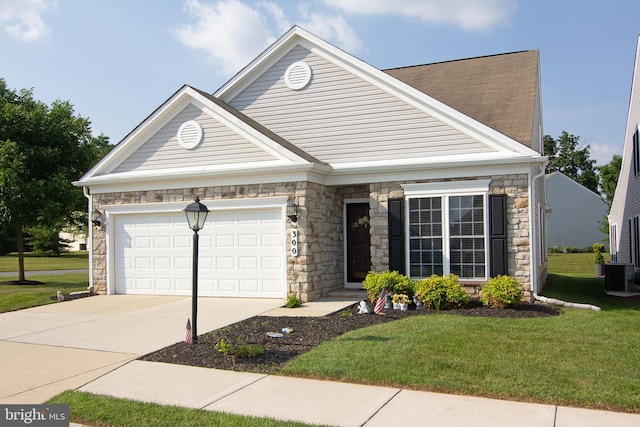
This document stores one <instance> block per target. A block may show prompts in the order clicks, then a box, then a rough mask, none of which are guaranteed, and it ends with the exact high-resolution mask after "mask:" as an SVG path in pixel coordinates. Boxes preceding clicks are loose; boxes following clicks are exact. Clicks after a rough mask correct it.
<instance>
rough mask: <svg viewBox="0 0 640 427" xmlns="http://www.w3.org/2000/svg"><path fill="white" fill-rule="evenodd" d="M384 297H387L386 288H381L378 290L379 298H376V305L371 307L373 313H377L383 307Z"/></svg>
mask: <svg viewBox="0 0 640 427" xmlns="http://www.w3.org/2000/svg"><path fill="white" fill-rule="evenodd" d="M385 299H387V288H382V290H381V291H380V298H378V301H377V302H376V306H375V307H374V308H373V312H374V313H375V314H378V313H380V312H381V311H382V309H383V308H384V303H385Z"/></svg>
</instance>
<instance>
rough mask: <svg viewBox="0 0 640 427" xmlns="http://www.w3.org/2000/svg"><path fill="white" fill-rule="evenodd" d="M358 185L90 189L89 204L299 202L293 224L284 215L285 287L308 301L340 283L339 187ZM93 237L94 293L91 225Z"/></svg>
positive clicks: (98, 254) (99, 268)
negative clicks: (295, 239) (293, 237)
mask: <svg viewBox="0 0 640 427" xmlns="http://www.w3.org/2000/svg"><path fill="white" fill-rule="evenodd" d="M357 191H358V189H357V188H354V187H349V188H347V189H346V191H344V190H341V189H339V188H336V187H326V186H323V185H320V184H315V183H309V182H288V183H276V184H255V185H237V186H220V187H207V188H183V189H169V190H153V191H131V192H118V193H104V194H94V196H93V206H92V208H91V209H92V210H93V209H100V210H102V209H103V208H104V206H106V205H119V204H135V203H159V202H185V206H186V204H188V203H189V202H191V201H193V199H194V197H195V196H196V195H197V196H199V197H200V198H201V199H202V201H203V202H205V203H206V201H207V200H226V199H243V198H253V197H276V196H287V197H290V198H292V199H293V200H294V201H295V202H296V203H297V204H298V206H299V208H298V222H297V224H293V223H291V221H289V220H288V219H286V228H287V229H286V235H285V238H286V239H287V244H286V246H287V247H286V250H287V254H288V256H287V283H288V285H287V293H288V294H289V295H299V296H300V297H301V299H302V300H303V301H313V300H317V299H319V298H321V297H322V296H325V295H326V294H327V293H328V292H329V291H331V290H334V289H340V288H342V287H344V279H343V277H344V267H343V266H344V239H343V221H342V213H343V211H342V209H343V204H342V200H343V193H344V194H346V195H347V197H361V195H362V194H363V193H362V189H361V188H360V189H359V191H360V193H357ZM354 194H356V196H354ZM367 195H368V193H367ZM106 227H109V224H107V225H106ZM294 227H295V228H297V229H298V233H299V244H298V248H299V255H298V256H297V257H294V256H291V255H289V254H290V247H291V246H290V242H289V236H290V232H291V229H292V228H294ZM92 243H93V246H92V248H93V254H92V255H93V258H92V260H93V265H92V268H93V289H94V291H95V292H96V293H106V283H107V271H106V245H105V228H104V227H102V228H100V229H97V228H94V229H93V240H92Z"/></svg>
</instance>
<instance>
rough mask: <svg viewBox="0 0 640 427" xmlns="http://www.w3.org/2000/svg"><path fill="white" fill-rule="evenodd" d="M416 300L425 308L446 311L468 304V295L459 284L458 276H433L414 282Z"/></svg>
mask: <svg viewBox="0 0 640 427" xmlns="http://www.w3.org/2000/svg"><path fill="white" fill-rule="evenodd" d="M415 295H416V298H418V300H419V301H420V302H421V303H422V305H423V306H424V307H425V308H428V309H435V310H441V309H442V310H446V309H451V308H456V307H462V306H465V305H466V304H468V303H469V294H468V293H467V292H466V291H465V290H464V288H463V287H462V285H461V284H460V282H459V279H458V276H456V275H455V274H449V275H447V276H444V277H443V276H438V275H436V274H434V275H433V276H431V277H429V278H427V279H423V280H419V281H418V282H416V289H415Z"/></svg>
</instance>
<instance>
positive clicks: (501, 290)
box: [480, 275, 523, 308]
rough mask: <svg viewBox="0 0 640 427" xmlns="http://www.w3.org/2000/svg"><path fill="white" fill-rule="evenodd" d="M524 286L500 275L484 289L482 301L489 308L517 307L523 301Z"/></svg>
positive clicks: (481, 296) (491, 280)
mask: <svg viewBox="0 0 640 427" xmlns="http://www.w3.org/2000/svg"><path fill="white" fill-rule="evenodd" d="M522 295H523V293H522V286H521V285H520V283H518V281H517V280H516V279H514V278H513V277H509V276H502V275H498V276H497V277H493V278H491V279H490V280H489V281H488V282H487V284H486V285H484V286H483V287H482V292H481V294H480V301H482V304H484V305H485V306H487V307H491V308H505V307H515V306H516V305H518V304H520V300H521V299H522Z"/></svg>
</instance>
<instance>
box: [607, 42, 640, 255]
mask: <svg viewBox="0 0 640 427" xmlns="http://www.w3.org/2000/svg"><path fill="white" fill-rule="evenodd" d="M639 126H640V36H639V38H638V44H637V47H636V57H635V65H634V68H633V80H632V81H631V99H630V100H629V113H628V116H627V128H626V131H625V139H624V149H623V153H622V168H621V169H620V176H619V177H618V185H617V187H616V192H615V195H614V196H613V202H612V203H611V210H610V211H609V244H610V247H611V249H610V251H611V260H612V261H613V262H619V263H630V264H633V265H634V266H635V268H640V225H639V223H640V136H639V132H638V127H639Z"/></svg>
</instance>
